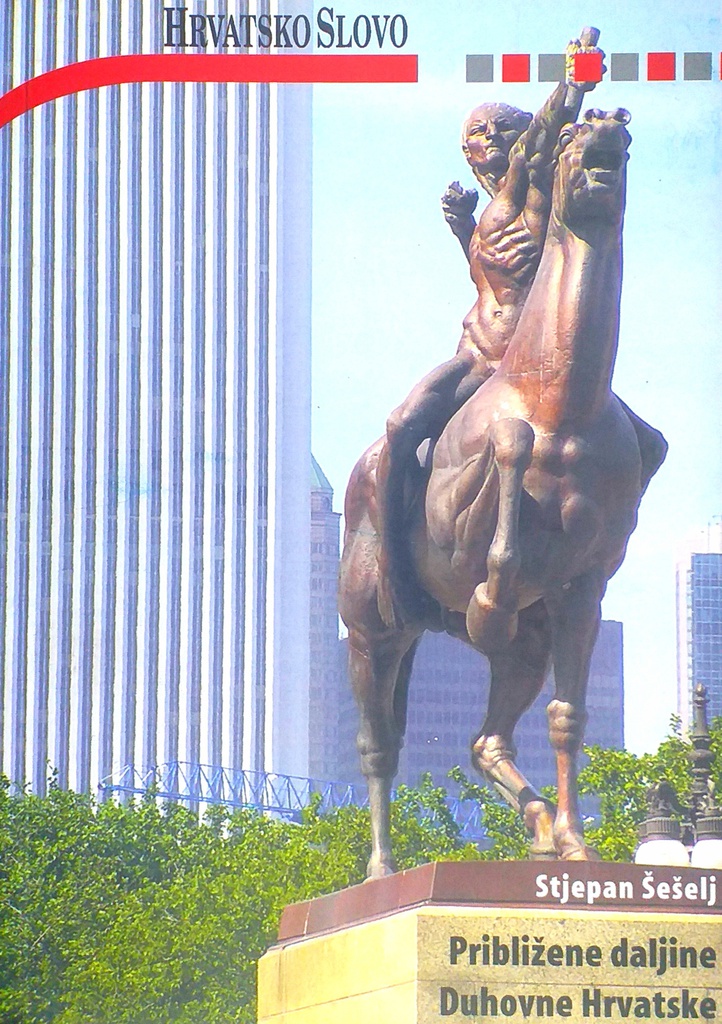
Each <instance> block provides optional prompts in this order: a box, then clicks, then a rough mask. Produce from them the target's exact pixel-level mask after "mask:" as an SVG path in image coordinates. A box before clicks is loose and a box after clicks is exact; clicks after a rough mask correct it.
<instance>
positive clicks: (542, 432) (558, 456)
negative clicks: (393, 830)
mask: <svg viewBox="0 0 722 1024" xmlns="http://www.w3.org/2000/svg"><path fill="white" fill-rule="evenodd" d="M628 120H629V115H628V114H627V113H626V111H622V110H617V111H614V112H613V113H604V112H602V111H599V110H593V111H589V112H588V113H587V115H586V117H585V120H584V121H583V122H582V123H581V124H567V125H565V126H564V127H563V128H562V129H561V131H560V134H559V138H558V142H557V144H556V148H555V171H554V180H553V193H552V201H551V207H550V214H549V218H548V227H547V229H546V240H545V242H544V247H543V251H542V254H541V259H540V261H539V264H538V269H537V270H536V274H535V276H534V278H533V282H532V283H531V284H530V287H529V290H528V294H527V296H526V297H525V298H526V301H525V302H523V308H521V309H520V310H519V312H518V315H517V317H516V320H517V322H516V329H515V330H514V332H513V336H512V337H511V339H510V341H509V343H508V344H507V345H506V347H505V350H504V352H503V353H502V354H501V355H500V358H499V360H498V367H497V369H496V371H495V372H494V373H493V375H492V376H490V377H488V379H487V380H486V381H485V382H484V383H483V384H482V385H481V386H480V387H479V388H478V389H477V390H476V391H475V393H473V394H472V395H471V397H469V398H468V399H467V401H466V402H465V403H464V404H463V405H462V406H461V408H460V409H459V410H458V411H457V412H456V413H455V414H454V415H453V417H452V418H451V420H450V422H449V423H448V425H446V427H445V428H444V429H443V430H442V431H441V433H440V436H439V437H438V440H436V442H435V443H434V444H433V445H432V452H431V454H430V456H429V458H428V459H427V464H428V468H425V467H422V466H421V465H420V464H419V463H417V467H416V472H415V474H409V475H408V476H407V479H406V480H405V488H406V505H405V516H404V529H405V531H406V536H407V537H408V551H409V557H410V562H409V567H410V568H411V569H412V570H413V573H414V585H415V586H416V587H417V588H418V589H419V591H420V592H422V593H423V594H424V596H425V600H424V601H421V602H418V604H417V606H416V611H415V612H414V613H413V614H408V610H407V609H405V615H404V616H403V617H402V616H396V617H395V619H394V620H393V621H391V622H389V621H388V619H387V617H386V616H385V615H384V610H383V602H381V604H382V607H380V602H379V596H380V591H383V590H384V587H383V586H382V584H383V582H384V581H383V579H382V574H383V569H384V566H383V558H381V560H380V554H381V542H380V531H379V505H378V492H377V467H378V465H379V456H380V453H381V452H382V451H383V448H384V445H383V443H382V442H379V443H377V444H376V445H374V446H373V447H372V448H371V449H369V451H368V452H366V454H365V455H364V456H363V457H362V458H361V460H360V461H359V463H358V464H357V466H356V468H355V469H354V472H353V473H352V476H351V480H350V482H349V486H348V490H347V496H346V510H345V512H346V535H345V544H344V553H343V558H342V565H341V589H340V609H341V614H342V617H343V619H344V621H345V622H346V624H347V626H348V629H349V649H350V672H351V678H352V683H353V687H354V691H355V694H356V698H357V700H358V704H359V709H360V718H361V724H360V731H359V737H358V747H359V751H360V754H361V763H362V770H363V772H364V774H365V775H366V777H367V780H368V786H369V798H370V808H371V828H372V852H371V859H370V861H369V866H368V873H369V876H370V877H372V878H375V877H381V876H383V875H386V874H389V873H391V872H393V871H394V870H395V865H394V861H393V857H392V853H391V847H390V836H389V795H390V789H391V784H392V780H393V777H394V775H395V773H396V770H397V766H398V753H399V749H400V746H401V742H402V738H403V734H404V729H405V718H406V697H407V691H408V683H409V676H410V673H411V666H412V662H413V656H414V651H415V648H416V644H417V643H418V640H419V637H420V636H421V634H422V633H423V632H424V630H425V629H427V628H433V629H445V630H446V631H447V632H449V633H451V634H452V635H454V636H457V637H459V638H460V639H462V640H464V641H465V642H467V643H469V644H471V645H472V646H473V647H475V648H476V649H477V650H479V651H481V652H483V653H484V654H486V655H487V656H488V658H489V661H490V665H491V691H490V696H489V707H488V711H487V716H486V720H485V722H484V724H483V727H482V729H481V732H480V734H479V735H478V737H477V738H476V740H475V742H474V744H473V748H472V757H473V761H474V764H475V765H476V767H477V768H478V769H479V770H480V771H482V772H483V773H484V775H485V776H486V777H487V778H488V779H489V780H490V781H492V782H493V783H494V784H495V785H496V786H497V788H498V789H499V790H500V791H501V792H502V794H503V795H504V796H505V797H506V799H507V800H508V801H509V802H510V803H511V804H512V805H513V806H515V807H517V808H518V809H519V811H520V812H521V814H522V815H523V819H524V822H525V824H526V825H527V827H528V829H529V830H530V832H531V833H532V835H533V841H532V847H531V853H532V856H536V857H561V858H562V859H567V860H586V859H589V858H590V856H592V853H591V851H590V850H589V849H588V848H587V847H586V845H585V843H584V839H583V833H582V823H581V819H580V815H579V809H578V802H577V788H576V763H575V759H576V755H577V753H578V751H579V749H580V747H581V743H582V737H583V730H584V724H585V719H586V712H585V694H586V686H587V680H588V675H589V663H590V658H591V653H592V648H593V645H594V641H595V639H596V635H597V631H598V627H599V622H600V605H601V600H602V596H603V594H604V591H605V588H606V584H607V581H608V579H609V578H610V577H611V576H612V575H613V574H614V573H615V572H616V570H617V569H618V568H619V566H620V564H621V562H622V559H623V557H624V553H625V550H626V545H627V542H628V539H629V536H630V534H631V533H632V531H633V529H634V527H635V525H636V518H637V509H638V506H639V502H640V499H641V497H642V495H643V493H644V491H645V489H646V486H647V484H648V483H649V480H650V479H651V477H652V476H653V474H654V473H655V472H656V470H657V469H658V468H659V466H660V465H661V463H662V461H663V459H664V455H665V453H666V443H665V442H664V439H663V438H662V436H661V434H659V433H658V432H657V431H655V430H654V429H653V428H651V427H649V426H648V425H647V424H644V423H643V421H640V420H638V418H637V417H635V416H633V414H631V413H630V412H629V410H627V408H626V406H624V405H623V403H622V402H621V401H620V400H619V399H618V398H617V397H616V396H615V395H614V394H613V393H612V391H611V378H612V371H613V368H614V360H615V355H616V348H617V342H618V334H619V303H620V292H621V277H622V222H623V216H624V206H625V194H626V164H627V158H628V154H627V149H628V146H629V143H630V136H629V133H628V131H627V128H626V125H627V122H628ZM472 259H473V257H472ZM414 475H415V477H416V480H414V479H413V477H414ZM424 485H425V486H424ZM550 665H553V668H554V675H555V681H556V693H555V697H554V699H553V700H552V702H551V703H550V705H549V708H548V714H549V732H550V740H551V744H552V747H553V748H554V751H555V754H556V760H557V775H558V806H557V807H556V808H553V807H552V806H551V805H550V804H549V803H548V802H547V801H546V800H544V799H543V798H542V797H541V796H540V795H539V794H538V793H537V792H536V790H534V788H533V787H532V786H531V784H530V783H529V782H528V781H527V779H526V778H525V777H524V776H523V775H522V773H521V772H520V771H519V769H518V768H517V767H516V765H515V764H514V748H513V740H512V735H513V730H514V727H515V725H516V722H517V721H518V719H519V717H520V715H521V714H522V713H523V712H524V711H525V710H526V709H527V708H528V707H529V706H530V705H531V703H532V702H533V701H534V699H535V698H536V696H537V695H538V693H539V692H540V690H541V688H542V685H543V683H544V679H545V677H546V675H547V672H548V670H549V667H550Z"/></svg>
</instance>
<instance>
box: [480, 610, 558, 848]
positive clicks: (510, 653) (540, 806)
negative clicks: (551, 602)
mask: <svg viewBox="0 0 722 1024" xmlns="http://www.w3.org/2000/svg"><path fill="white" fill-rule="evenodd" d="M550 647H551V639H550V627H549V615H548V612H547V609H546V607H545V605H544V603H543V602H542V601H537V602H536V603H535V604H533V605H531V607H529V608H524V609H522V611H521V612H520V613H519V628H518V630H517V633H516V636H515V637H514V639H513V640H512V641H511V643H510V644H509V645H508V646H507V647H506V648H505V649H503V650H501V651H495V652H492V654H491V655H490V657H489V662H490V665H491V689H490V691H489V710H488V713H487V716H486V720H485V722H484V725H483V728H482V730H481V734H480V735H479V736H477V738H476V740H475V741H474V744H473V746H472V761H473V763H474V765H475V767H476V768H478V769H479V771H481V772H483V774H484V775H485V776H486V778H487V779H488V780H489V781H490V782H491V783H493V785H494V786H495V788H496V789H497V790H498V791H499V792H500V793H501V795H502V796H503V797H504V799H505V800H506V801H507V803H509V804H511V806H512V807H514V808H515V809H516V810H517V811H519V812H520V814H521V815H522V818H523V820H524V824H525V825H526V827H527V829H528V830H529V832H530V833H531V835H532V836H533V841H532V846H531V850H530V855H531V857H532V858H533V859H535V860H544V859H547V858H554V857H556V848H555V845H554V836H553V826H554V808H553V806H552V805H551V804H550V803H549V801H548V800H545V799H544V797H542V796H541V795H540V794H539V793H538V792H537V791H536V790H535V789H534V787H533V786H532V785H531V783H530V782H529V781H528V780H527V779H526V777H525V776H524V775H523V774H522V772H520V771H519V769H518V768H517V766H516V764H515V763H514V757H515V752H514V743H513V733H514V727H515V726H516V723H517V722H518V720H519V717H520V716H521V715H522V714H523V712H524V711H526V710H527V708H528V707H530V706H531V704H533V702H534V700H535V699H536V697H537V695H538V694H539V692H540V691H541V688H542V686H543V685H544V680H545V678H546V675H547V672H548V671H549V650H550Z"/></svg>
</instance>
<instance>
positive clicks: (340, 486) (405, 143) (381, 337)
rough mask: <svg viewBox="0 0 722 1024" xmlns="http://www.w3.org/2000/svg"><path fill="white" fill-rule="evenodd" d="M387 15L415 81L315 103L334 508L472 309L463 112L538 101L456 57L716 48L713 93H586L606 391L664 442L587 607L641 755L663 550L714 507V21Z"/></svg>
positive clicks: (717, 169)
mask: <svg viewBox="0 0 722 1024" xmlns="http://www.w3.org/2000/svg"><path fill="white" fill-rule="evenodd" d="M338 9H339V10H340V8H338ZM374 10H375V9H374ZM343 11H344V13H347V14H348V15H349V16H350V17H353V15H354V14H355V13H361V12H363V11H366V13H373V12H371V10H370V8H365V7H364V6H360V5H359V6H356V7H354V6H349V7H346V6H344V8H343ZM389 11H390V13H396V12H397V11H398V12H401V13H404V14H405V16H406V17H407V20H408V23H409V29H410V35H409V45H408V50H410V51H411V52H417V53H418V54H419V82H418V83H417V84H414V85H398V86H380V85H358V86H350V85H349V86H341V85H336V86H316V87H315V89H314V265H313V270H314V319H313V340H314V371H313V372H314V399H313V402H314V409H313V412H314V445H313V449H314V454H315V455H316V458H317V459H318V460H319V462H320V464H321V466H322V467H323V469H324V472H325V473H326V475H327V476H328V477H329V479H330V481H331V483H332V484H333V485H334V487H335V489H336V507H337V508H339V509H340V508H341V504H342V500H343V492H344V490H345V484H346V480H347V479H348V475H349V473H350V471H351V469H352V467H353V464H354V463H355V461H356V459H357V458H358V456H359V455H360V454H361V452H362V451H363V450H364V448H365V447H366V446H367V445H368V444H370V443H371V442H372V441H373V440H374V439H375V438H376V437H377V436H379V434H380V433H381V432H382V430H383V425H384V423H385V419H386V416H387V415H388V413H389V412H390V411H391V409H392V408H394V407H395V406H396V405H397V404H398V403H399V402H400V401H401V400H402V399H403V398H404V397H405V395H406V394H407V393H408V391H409V390H410V388H411V386H412V385H413V384H414V383H415V382H416V381H417V380H418V379H419V378H420V377H421V376H423V374H424V373H426V372H427V371H428V370H430V369H431V368H432V367H434V366H436V365H437V364H439V363H440V362H442V361H444V360H445V359H447V358H449V357H450V356H451V355H452V354H453V352H454V351H455V349H456V345H457V343H458V339H459V336H460V331H461V321H462V319H463V317H464V315H465V314H466V312H467V311H468V309H469V307H470V306H471V304H472V302H473V300H474V288H473V286H472V284H471V281H470V280H469V277H468V269H467V266H466V262H465V259H464V256H463V254H462V252H461V249H460V247H459V246H458V244H457V243H456V241H455V239H454V238H453V237H452V236H451V234H450V232H449V229H448V228H447V226H446V224H445V222H444V220H443V216H442V214H441V209H440V205H439V197H440V196H441V194H442V192H443V191H444V189H445V188H446V186H447V184H448V183H449V182H450V181H453V180H455V179H458V180H460V181H461V182H462V184H463V185H464V186H465V187H471V186H472V185H473V180H472V176H471V172H470V170H469V168H468V167H467V165H466V162H465V161H464V158H463V155H462V153H461V149H460V142H459V140H460V126H461V123H462V121H463V119H464V117H465V116H466V114H467V113H468V111H469V110H470V109H471V108H472V107H473V106H475V105H477V104H478V103H480V102H483V101H485V100H488V99H498V100H503V101H505V102H508V103H511V104H514V105H517V106H520V107H522V108H524V109H526V110H530V111H533V110H536V109H538V107H539V106H540V105H541V104H542V102H543V101H544V99H545V97H546V95H548V93H549V92H550V91H551V86H547V85H545V84H539V83H536V82H534V81H532V82H531V83H529V84H518V85H509V84H507V85H505V84H502V83H501V82H499V81H498V82H495V83H494V84H489V85H481V84H477V85H474V84H467V83H466V82H465V56H466V54H467V53H493V54H495V55H498V57H500V55H501V54H502V53H504V52H529V53H531V54H532V55H535V54H538V53H546V52H549V53H554V52H561V51H562V50H563V48H564V46H565V45H566V43H567V41H568V39H569V38H570V37H571V36H573V35H577V34H578V33H579V31H580V30H581V29H582V27H583V26H584V25H595V26H596V27H598V28H599V29H600V30H601V38H600V46H602V48H603V49H604V50H605V51H606V52H607V53H612V52H640V53H642V54H644V53H646V52H648V51H650V50H652V51H653V50H674V51H676V52H677V53H678V58H677V60H678V74H680V75H681V59H682V58H681V54H682V53H683V52H685V51H708V50H709V51H712V52H713V54H715V53H716V57H715V58H714V67H715V71H714V74H715V75H716V77H717V80H716V81H712V82H685V81H677V82H670V83H668V82H664V83H662V82H645V81H640V82H614V83H612V82H608V81H605V82H603V83H602V84H601V85H599V86H598V87H597V89H596V91H595V92H594V93H592V94H591V95H590V98H589V105H590V106H599V107H602V108H604V109H613V108H615V107H617V106H623V107H626V108H627V109H628V110H629V111H630V112H631V114H632V121H631V124H630V131H631V134H632V137H633V143H632V147H631V159H630V164H629V189H628V199H627V216H626V224H625V250H624V251H625V269H624V286H623V299H622V322H621V324H622V325H621V336H620V346H619V355H618V360H617V369H616V373H615V379H614V387H615V390H616V391H617V392H618V393H619V395H620V396H621V397H622V398H624V399H625V401H626V402H627V403H628V404H630V405H631V406H632V407H633V408H634V409H635V411H636V412H638V413H639V414H640V415H641V416H643V417H644V418H645V419H647V420H649V422H651V423H652V424H653V425H654V426H656V427H658V428H659V429H660V430H662V432H663V433H664V434H665V436H666V438H667V440H668V441H669V444H670V453H669V456H668V459H667V462H666V463H665V465H664V466H663V467H662V469H661V471H660V473H659V474H658V476H657V477H656V478H655V480H654V481H653V482H652V484H651V486H650V490H649V492H648V493H647V495H646V496H645V499H644V501H643V503H642V507H641V512H640V519H639V526H638V528H637V531H636V533H635V534H634V535H633V537H632V540H631V542H630V546H629V551H628V555H627V559H626V561H625V563H624V565H623V566H622V569H621V570H620V571H619V573H618V574H617V576H616V577H615V578H614V579H613V580H612V581H611V583H610V586H609V591H608V594H607V597H606V599H605V603H604V608H603V613H604V615H605V617H606V618H616V619H620V620H621V621H622V622H623V623H624V631H625V675H626V687H627V697H626V712H627V717H626V733H627V743H628V745H629V746H630V747H631V748H632V749H635V750H643V749H650V748H652V747H653V746H654V745H655V744H656V742H657V741H658V740H659V739H660V738H661V737H662V735H664V733H665V731H666V727H667V724H668V721H669V717H670V715H671V714H672V713H673V712H674V711H675V708H676V617H675V577H674V564H675V555H676V551H677V548H678V545H679V543H680V542H681V540H682V538H683V536H684V534H685V533H687V532H688V531H690V530H691V529H692V528H694V527H696V526H702V525H704V524H705V523H706V522H707V521H708V520H710V519H711V517H712V516H714V515H719V514H720V513H721V512H722V500H721V495H722V457H721V456H720V452H721V448H722V442H721V441H720V438H722V411H721V410H722V402H720V394H721V393H722V360H721V359H720V350H721V348H722V327H721V326H720V325H721V324H722V289H721V288H720V274H721V268H722V213H721V212H720V201H719V197H720V185H721V184H722V166H721V165H722V129H721V120H722V119H721V118H720V112H721V111H722V82H720V81H719V52H720V50H722V28H721V25H720V16H719V6H718V5H717V4H713V3H712V2H701V0H691V2H686V3H684V4H679V3H678V2H676V0H675V2H672V0H661V2H659V0H657V2H654V3H652V2H649V0H643V2H640V0H637V2H635V3H634V4H633V5H630V4H622V3H613V2H603V3H591V4H589V5H587V6H586V7H585V6H582V5H579V4H572V3H569V2H566V0H555V2H553V3H552V2H549V0H536V2H534V3H531V2H526V3H522V2H519V0H508V2H506V3H504V4H498V3H497V4H491V3H480V2H474V0H455V2H447V3H445V4H444V5H443V13H441V5H439V4H437V3H434V2H432V0H416V2H414V3H407V4H405V5H402V6H395V7H394V8H393V11H392V10H391V8H389ZM534 77H535V74H534V59H533V58H532V79H533V78H534ZM483 201H484V198H483V197H482V199H481V200H480V202H483ZM481 714H482V709H480V718H481Z"/></svg>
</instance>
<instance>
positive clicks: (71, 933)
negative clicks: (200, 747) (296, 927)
mask: <svg viewBox="0 0 722 1024" xmlns="http://www.w3.org/2000/svg"><path fill="white" fill-rule="evenodd" d="M444 796H445V793H444V790H443V789H440V788H438V787H434V786H433V784H432V783H431V780H430V778H426V779H424V780H423V782H422V784H421V786H420V787H418V788H417V789H410V788H407V787H401V788H400V790H399V795H398V798H397V800H396V801H395V802H394V804H393V808H392V833H393V841H394V848H395V850H396V853H397V857H398V860H399V864H400V866H401V867H412V866H414V865H416V864H420V863H423V862H425V861H429V860H438V859H460V858H465V857H474V856H476V855H477V853H476V849H475V848H474V847H471V846H467V845H465V844H464V843H463V842H461V840H460V839H459V834H458V828H457V826H456V824H455V822H454V821H453V819H452V818H451V817H450V815H449V814H448V810H447V808H446V804H445V802H444ZM369 834H370V828H369V819H368V811H367V810H365V809H362V808H358V807H346V808H343V809H340V810H337V811H335V812H333V813H331V814H328V815H322V814H320V813H319V808H318V803H317V802H315V803H312V805H311V806H310V807H309V808H308V809H307V810H306V811H305V813H304V816H303V820H302V821H301V822H300V823H294V822H290V821H285V820H280V819H273V818H269V817H264V816H263V815H260V814H258V813H255V812H253V811H250V810H237V811H234V812H232V813H230V812H229V811H227V810H226V809H224V808H221V807H214V808H211V810H210V811H209V812H208V813H207V814H206V816H205V818H204V819H203V821H201V822H199V821H198V820H197V819H196V817H195V816H194V815H193V814H191V813H190V812H189V811H188V810H186V809H184V808H182V807H179V806H178V805H174V804H168V805H166V806H161V805H160V804H159V803H158V801H156V800H155V799H146V800H142V801H140V802H138V803H132V804H126V805H122V804H118V803H115V802H107V803H103V804H100V805H96V804H95V803H94V802H93V801H92V800H90V799H89V798H87V797H83V796H79V795H78V794H75V793H72V792H66V791H61V790H60V789H58V788H57V787H52V788H51V790H50V792H49V794H48V796H46V797H37V796H33V795H32V794H23V795H18V796H13V795H11V794H10V792H9V789H8V786H7V783H4V784H3V785H2V786H1V787H0V858H1V860H0V1022H2V1024H41V1022H42V1024H45V1022H50V1021H53V1022H54V1024H108V1022H109V1021H112V1022H113V1024H156V1022H157V1024H169V1022H179V1024H199V1022H201V1021H202V1022H203V1024H226V1022H231V1021H232V1022H234V1024H246V1022H252V1021H255V975H256V962H257V960H258V958H259V957H260V956H261V955H262V954H263V952H265V950H266V949H267V948H268V946H269V945H270V944H271V943H272V942H273V940H274V938H275V935H276V933H277V929H278V922H279V918H280V914H281V911H282V909H283V907H284V906H285V905H286V904H288V903H292V902H297V901H299V900H304V899H309V898H312V897H314V896H318V895H321V894H323V893H327V892H332V891H334V890H336V889H341V888H344V887H345V886H348V885H350V884H353V883H356V882H360V881H362V880H363V878H364V876H365V870H366V861H367V859H368V855H369Z"/></svg>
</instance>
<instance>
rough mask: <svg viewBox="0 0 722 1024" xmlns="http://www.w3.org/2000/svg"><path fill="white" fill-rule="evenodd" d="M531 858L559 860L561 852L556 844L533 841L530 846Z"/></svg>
mask: <svg viewBox="0 0 722 1024" xmlns="http://www.w3.org/2000/svg"><path fill="white" fill-rule="evenodd" d="M529 860H559V854H558V853H557V851H556V847H554V846H547V845H546V844H544V845H543V846H541V845H537V844H536V843H532V844H531V846H530V847H529Z"/></svg>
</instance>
